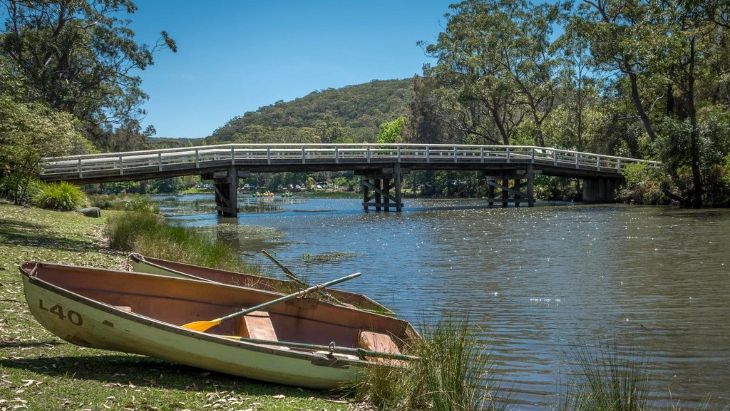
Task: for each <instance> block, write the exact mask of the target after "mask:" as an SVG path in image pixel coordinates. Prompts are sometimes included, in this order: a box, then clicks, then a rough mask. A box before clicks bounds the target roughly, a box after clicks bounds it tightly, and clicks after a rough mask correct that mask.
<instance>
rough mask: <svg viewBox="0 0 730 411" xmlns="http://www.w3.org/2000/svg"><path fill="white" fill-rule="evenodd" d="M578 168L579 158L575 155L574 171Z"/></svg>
mask: <svg viewBox="0 0 730 411" xmlns="http://www.w3.org/2000/svg"><path fill="white" fill-rule="evenodd" d="M579 168H580V156H579V154H578V153H575V169H576V170H577V169H579Z"/></svg>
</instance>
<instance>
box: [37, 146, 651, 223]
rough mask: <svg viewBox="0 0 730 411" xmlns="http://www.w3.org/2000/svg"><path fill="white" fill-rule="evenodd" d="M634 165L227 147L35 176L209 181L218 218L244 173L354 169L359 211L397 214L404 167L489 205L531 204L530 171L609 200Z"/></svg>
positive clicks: (419, 149) (432, 152)
mask: <svg viewBox="0 0 730 411" xmlns="http://www.w3.org/2000/svg"><path fill="white" fill-rule="evenodd" d="M636 163H643V164H649V165H652V166H657V165H658V164H659V163H657V162H652V161H646V160H637V159H631V158H625V157H613V156H605V155H600V154H591V153H580V152H575V151H568V150H558V149H555V148H545V147H533V146H482V145H442V144H429V145H425V144H367V143H364V144H228V145H215V146H199V147H186V148H176V149H162V150H149V151H133V152H123V153H105V154H88V155H78V156H66V157H53V158H45V159H44V160H43V163H42V168H43V171H42V174H41V176H40V178H41V180H43V181H68V182H72V183H76V184H91V183H104V182H114V181H132V180H148V179H159V178H170V177H178V176H184V175H201V176H203V178H205V179H211V180H213V183H214V184H213V185H214V188H215V193H216V206H217V209H218V214H219V215H222V216H236V215H237V213H238V206H237V200H236V195H237V190H238V179H239V178H245V177H247V176H248V175H249V173H251V172H256V173H273V172H315V171H350V170H354V172H355V173H356V174H357V175H361V176H362V188H363V203H362V205H363V207H364V208H365V209H366V210H367V209H369V208H371V207H372V208H374V209H375V210H378V211H379V210H380V209H385V210H389V209H390V208H394V209H395V210H397V211H400V210H401V209H402V207H403V202H402V199H401V181H402V176H403V174H405V173H408V172H409V171H411V170H454V171H480V172H482V173H484V175H485V177H486V179H487V183H488V184H489V198H488V201H489V204H490V205H491V204H492V203H494V202H496V203H502V204H503V205H506V204H507V203H515V204H516V205H519V204H520V203H521V202H525V203H527V204H528V205H529V206H532V205H533V204H534V193H533V179H534V176H535V174H545V175H550V176H561V177H571V178H580V179H583V180H584V184H583V187H584V188H583V199H584V201H611V200H612V199H613V193H614V190H615V188H616V187H617V186H618V184H620V182H621V181H622V180H623V174H622V170H623V168H624V167H625V166H626V165H628V164H636ZM510 180H512V181H514V183H513V185H512V187H510V186H509V181H510ZM523 187H524V188H525V191H523ZM500 191H501V192H500Z"/></svg>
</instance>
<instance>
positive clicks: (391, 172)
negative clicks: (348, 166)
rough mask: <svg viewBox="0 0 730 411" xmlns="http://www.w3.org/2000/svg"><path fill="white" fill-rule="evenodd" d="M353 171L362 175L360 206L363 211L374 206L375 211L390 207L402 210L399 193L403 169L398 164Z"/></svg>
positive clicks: (388, 209) (387, 209)
mask: <svg viewBox="0 0 730 411" xmlns="http://www.w3.org/2000/svg"><path fill="white" fill-rule="evenodd" d="M355 173H356V174H359V175H360V176H362V182H361V186H362V193H363V202H362V206H363V209H364V210H365V211H368V210H370V208H374V209H375V211H380V210H381V209H385V211H390V209H391V208H395V211H403V201H402V200H403V198H402V194H401V191H402V178H403V170H402V169H401V167H400V164H394V165H393V166H392V167H387V168H382V169H377V170H362V171H356V172H355ZM391 190H392V191H393V192H392V193H391Z"/></svg>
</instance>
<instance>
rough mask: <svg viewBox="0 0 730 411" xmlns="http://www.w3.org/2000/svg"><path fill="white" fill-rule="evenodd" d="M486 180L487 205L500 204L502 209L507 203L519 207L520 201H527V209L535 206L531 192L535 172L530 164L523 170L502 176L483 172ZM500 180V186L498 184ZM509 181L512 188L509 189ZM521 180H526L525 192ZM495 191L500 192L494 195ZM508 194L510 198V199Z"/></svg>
mask: <svg viewBox="0 0 730 411" xmlns="http://www.w3.org/2000/svg"><path fill="white" fill-rule="evenodd" d="M483 174H484V176H485V177H486V179H487V185H488V187H487V204H489V206H490V207H491V206H493V205H494V203H502V207H507V205H508V204H509V203H514V204H515V207H519V206H520V203H521V202H522V201H527V206H528V207H533V206H534V205H535V193H534V190H533V187H534V180H535V174H536V173H535V171H534V169H533V167H532V164H529V165H528V166H527V167H526V169H525V170H512V171H509V172H505V173H504V174H502V175H496V176H495V175H493V174H494V172H491V171H484V172H483ZM498 180H501V184H500V183H499V182H498ZM510 180H512V181H513V184H512V188H510V187H509V182H510ZM522 180H527V181H526V183H525V184H524V185H525V187H526V189H527V191H526V192H523V191H522V187H523V183H522ZM495 189H499V190H501V191H500V192H498V193H495ZM510 194H511V195H512V197H510Z"/></svg>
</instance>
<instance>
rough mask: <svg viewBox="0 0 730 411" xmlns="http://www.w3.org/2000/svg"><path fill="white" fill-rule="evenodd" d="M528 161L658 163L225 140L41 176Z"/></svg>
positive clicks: (60, 163) (50, 165) (96, 161)
mask: <svg viewBox="0 0 730 411" xmlns="http://www.w3.org/2000/svg"><path fill="white" fill-rule="evenodd" d="M393 162H401V163H490V162H499V163H505V162H506V163H511V162H514V163H523V164H524V163H532V164H538V165H546V166H554V167H564V168H566V167H567V168H575V169H582V170H597V171H604V172H611V171H614V172H617V173H620V172H621V171H622V170H623V168H624V167H625V166H626V165H628V164H635V163H643V164H648V165H651V166H657V165H659V163H658V162H654V161H646V160H637V159H632V158H627V157H615V156H606V155H601V154H593V153H581V152H576V151H570V150H560V149H555V148H546V147H534V146H497V145H495V146H487V145H446V144H226V145H214V146H199V147H185V148H174V149H161V150H150V151H131V152H122V153H104V154H86V155H77V156H66V157H52V158H45V159H43V162H42V167H43V173H42V174H43V176H45V177H46V178H52V177H53V176H59V177H61V176H63V178H68V179H73V178H84V177H87V176H97V175H105V176H108V175H115V174H117V175H124V174H134V173H142V172H145V173H148V172H154V171H160V172H162V171H168V170H176V169H186V168H193V169H196V168H205V167H209V166H220V165H222V164H231V165H244V166H245V165H274V164H308V163H309V164H311V163H335V164H347V163H393Z"/></svg>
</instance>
